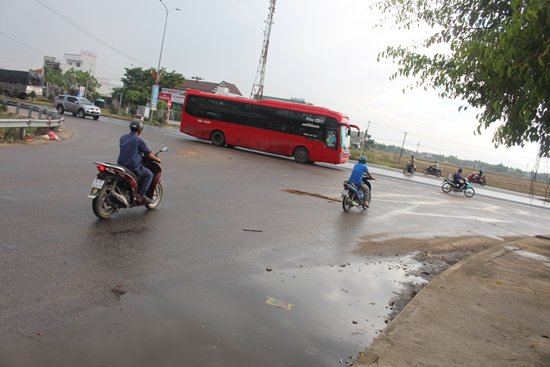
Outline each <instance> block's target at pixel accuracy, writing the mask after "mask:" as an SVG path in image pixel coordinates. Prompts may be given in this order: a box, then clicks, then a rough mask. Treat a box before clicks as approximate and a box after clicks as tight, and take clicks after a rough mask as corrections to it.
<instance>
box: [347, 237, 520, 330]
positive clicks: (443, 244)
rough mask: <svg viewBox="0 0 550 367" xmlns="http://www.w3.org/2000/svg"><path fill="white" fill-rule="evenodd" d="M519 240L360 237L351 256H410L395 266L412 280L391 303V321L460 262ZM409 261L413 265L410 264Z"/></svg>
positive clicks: (513, 238)
mask: <svg viewBox="0 0 550 367" xmlns="http://www.w3.org/2000/svg"><path fill="white" fill-rule="evenodd" d="M520 238H521V237H505V238H492V237H479V236H477V237H467V236H464V237H435V238H427V239H411V238H396V239H391V240H376V241H373V240H372V239H370V240H369V237H368V236H367V237H362V238H361V239H362V242H360V243H359V244H358V245H357V248H356V249H355V251H354V253H356V254H360V255H364V256H373V255H374V256H380V257H381V258H384V259H388V258H392V257H396V258H400V259H402V258H403V255H407V254H412V258H411V259H410V260H408V261H401V262H400V263H399V264H396V265H397V266H400V267H402V268H403V269H404V270H405V271H406V276H407V277H408V278H410V279H411V281H410V282H406V283H404V286H405V288H404V290H403V291H402V292H400V293H399V294H397V295H396V296H395V297H394V298H393V299H392V301H391V302H390V304H389V306H388V308H389V309H390V311H391V312H390V314H389V315H388V316H387V319H388V321H391V320H393V319H394V318H395V317H396V316H397V314H399V312H401V310H403V308H405V306H406V305H407V304H408V303H409V302H410V301H411V299H413V298H414V296H416V294H417V293H418V292H420V291H421V290H422V288H424V286H426V284H428V282H430V281H431V280H432V279H433V278H435V277H436V276H438V275H439V274H441V273H442V272H443V271H445V270H446V269H447V268H449V267H451V266H453V265H454V264H456V263H457V262H459V261H461V260H462V259H465V258H467V257H468V256H471V255H473V254H475V253H477V252H480V251H483V250H485V249H487V248H489V247H491V246H493V245H496V244H499V243H503V242H510V241H515V240H518V239H520ZM411 260H412V262H413V263H415V264H411Z"/></svg>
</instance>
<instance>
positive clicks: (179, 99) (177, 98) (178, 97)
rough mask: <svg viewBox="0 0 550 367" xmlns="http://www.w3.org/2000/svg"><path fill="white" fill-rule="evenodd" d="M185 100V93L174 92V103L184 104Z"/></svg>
mask: <svg viewBox="0 0 550 367" xmlns="http://www.w3.org/2000/svg"><path fill="white" fill-rule="evenodd" d="M183 102H185V94H172V103H179V104H183Z"/></svg>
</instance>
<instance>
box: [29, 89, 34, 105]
mask: <svg viewBox="0 0 550 367" xmlns="http://www.w3.org/2000/svg"><path fill="white" fill-rule="evenodd" d="M29 97H31V101H33V102H34V99H35V98H36V92H35V91H33V90H31V92H30V93H29Z"/></svg>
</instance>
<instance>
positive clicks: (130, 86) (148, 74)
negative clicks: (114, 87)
mask: <svg viewBox="0 0 550 367" xmlns="http://www.w3.org/2000/svg"><path fill="white" fill-rule="evenodd" d="M125 69H126V73H124V77H123V78H122V79H121V81H122V83H123V88H124V89H125V90H134V91H137V92H141V93H145V94H148V95H150V94H151V88H152V87H153V84H155V78H154V76H153V75H154V73H155V72H156V70H155V69H153V68H150V69H147V70H144V69H143V68H131V69H130V68H125ZM183 83H185V78H184V77H183V75H181V74H179V73H176V71H172V72H170V73H168V72H166V69H164V68H163V69H161V70H160V81H159V85H160V88H174V87H177V86H180V85H182V84H183Z"/></svg>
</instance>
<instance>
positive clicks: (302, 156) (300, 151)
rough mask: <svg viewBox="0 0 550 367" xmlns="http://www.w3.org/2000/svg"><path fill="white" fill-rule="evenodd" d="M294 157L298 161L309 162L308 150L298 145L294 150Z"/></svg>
mask: <svg viewBox="0 0 550 367" xmlns="http://www.w3.org/2000/svg"><path fill="white" fill-rule="evenodd" d="M293 155H294V159H295V160H296V162H298V163H307V162H309V151H308V150H307V149H306V148H304V147H298V148H296V149H295V150H294V154H293Z"/></svg>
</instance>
